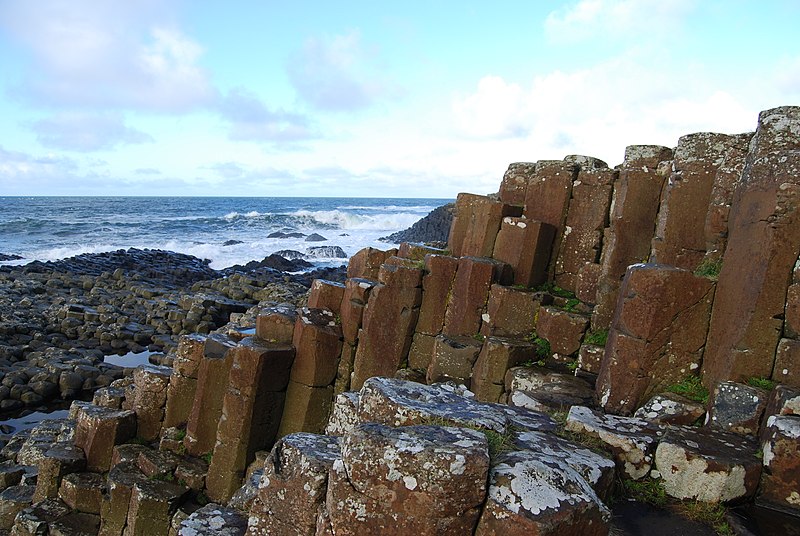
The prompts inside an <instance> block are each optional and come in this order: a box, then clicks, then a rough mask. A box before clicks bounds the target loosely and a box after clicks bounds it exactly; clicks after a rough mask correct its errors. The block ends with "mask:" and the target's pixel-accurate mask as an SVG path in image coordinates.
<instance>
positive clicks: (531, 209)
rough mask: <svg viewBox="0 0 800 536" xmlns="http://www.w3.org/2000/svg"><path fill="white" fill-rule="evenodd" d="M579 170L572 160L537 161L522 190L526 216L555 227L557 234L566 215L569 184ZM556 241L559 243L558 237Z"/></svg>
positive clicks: (570, 190) (570, 186)
mask: <svg viewBox="0 0 800 536" xmlns="http://www.w3.org/2000/svg"><path fill="white" fill-rule="evenodd" d="M578 170H579V167H578V166H577V165H576V164H574V163H572V162H563V161H560V160H540V161H538V162H536V175H535V177H533V178H532V179H531V180H530V182H529V183H528V188H527V190H526V192H525V212H524V215H525V217H526V218H528V219H529V220H533V221H539V222H542V223H546V224H549V225H552V226H553V227H555V228H556V235H557V236H558V235H561V234H562V233H563V232H564V222H565V220H566V218H567V209H568V208H569V201H570V196H571V194H572V183H573V181H574V180H575V178H576V177H577V175H578ZM556 241H557V242H560V240H559V239H558V238H557V239H556ZM556 245H557V244H556ZM553 250H554V251H558V247H554V248H553Z"/></svg>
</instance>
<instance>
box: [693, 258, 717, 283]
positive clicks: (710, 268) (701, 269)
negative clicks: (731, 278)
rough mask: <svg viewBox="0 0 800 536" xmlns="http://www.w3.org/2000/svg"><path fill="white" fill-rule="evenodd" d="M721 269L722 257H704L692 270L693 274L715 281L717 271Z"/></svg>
mask: <svg viewBox="0 0 800 536" xmlns="http://www.w3.org/2000/svg"><path fill="white" fill-rule="evenodd" d="M720 270H722V259H716V260H712V259H704V260H703V262H701V263H700V266H698V267H697V269H696V270H695V271H694V275H696V276H699V277H707V278H709V279H711V280H712V281H716V280H717V278H718V277H719V272H720Z"/></svg>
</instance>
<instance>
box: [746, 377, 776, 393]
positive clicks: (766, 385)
mask: <svg viewBox="0 0 800 536" xmlns="http://www.w3.org/2000/svg"><path fill="white" fill-rule="evenodd" d="M747 385H749V386H750V387H757V388H759V389H764V390H765V391H772V390H773V389H775V385H776V383H775V382H774V381H772V380H768V379H767V378H750V379H749V380H747Z"/></svg>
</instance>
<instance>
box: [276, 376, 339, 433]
mask: <svg viewBox="0 0 800 536" xmlns="http://www.w3.org/2000/svg"><path fill="white" fill-rule="evenodd" d="M332 401H333V386H328V387H309V386H308V385H304V384H302V383H297V382H293V381H290V382H289V386H288V388H287V389H286V402H285V403H284V407H283V417H282V418H281V425H280V428H279V430H278V437H284V436H286V435H288V434H293V433H295V432H310V433H313V434H319V433H322V431H323V430H324V429H325V423H326V422H328V415H329V414H330V410H331V404H332Z"/></svg>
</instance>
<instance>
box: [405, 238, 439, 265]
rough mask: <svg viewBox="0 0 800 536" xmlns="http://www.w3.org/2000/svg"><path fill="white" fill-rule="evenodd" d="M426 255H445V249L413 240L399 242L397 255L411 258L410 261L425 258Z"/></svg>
mask: <svg viewBox="0 0 800 536" xmlns="http://www.w3.org/2000/svg"><path fill="white" fill-rule="evenodd" d="M428 255H446V253H445V250H443V249H441V248H434V247H431V246H426V245H425V244H418V243H415V242H403V243H402V244H400V249H399V250H398V252H397V256H398V257H401V258H403V259H411V260H412V261H422V260H425V257H427V256H428Z"/></svg>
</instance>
